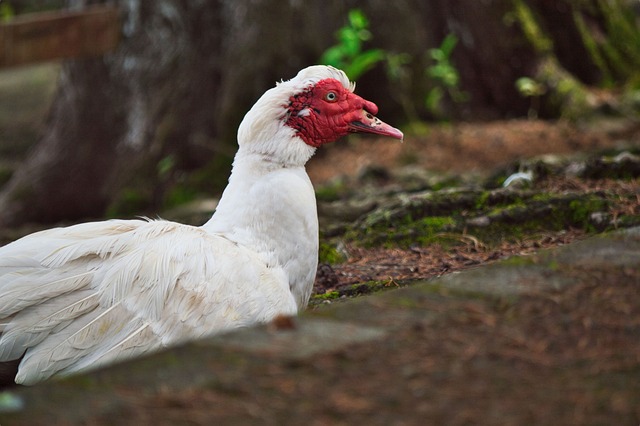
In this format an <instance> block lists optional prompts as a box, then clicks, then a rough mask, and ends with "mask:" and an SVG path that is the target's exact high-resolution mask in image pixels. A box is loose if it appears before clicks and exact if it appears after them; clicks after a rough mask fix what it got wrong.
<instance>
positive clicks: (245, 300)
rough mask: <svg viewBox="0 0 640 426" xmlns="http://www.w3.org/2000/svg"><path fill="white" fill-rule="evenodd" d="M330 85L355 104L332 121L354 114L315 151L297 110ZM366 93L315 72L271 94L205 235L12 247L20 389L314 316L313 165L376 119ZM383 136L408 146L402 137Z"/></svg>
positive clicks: (113, 236)
mask: <svg viewBox="0 0 640 426" xmlns="http://www.w3.org/2000/svg"><path fill="white" fill-rule="evenodd" d="M320 82H323V84H324V87H327V85H330V87H331V88H332V89H331V90H335V92H336V93H340V94H341V95H342V96H343V97H344V102H343V103H341V107H340V108H339V109H338V110H339V111H338V110H336V111H337V112H333V113H331V114H341V116H338V117H333V116H330V114H329V113H328V112H327V114H322V115H321V116H320V118H319V119H323V120H325V121H326V120H329V121H326V123H327V124H326V125H322V129H321V130H322V132H323V133H322V139H321V140H320V139H318V140H311V139H310V137H311V136H310V135H309V134H303V133H304V131H306V130H305V127H306V126H303V125H300V126H297V127H295V128H294V126H292V125H291V123H290V122H289V118H291V117H294V116H296V114H293V113H292V112H293V110H290V107H291V99H294V98H296V97H303V98H305V99H306V100H308V101H309V102H311V101H313V102H324V100H322V99H324V98H322V99H321V98H320V96H318V95H316V96H315V97H314V93H313V91H312V90H310V89H311V88H312V86H314V85H316V84H320ZM353 89H354V85H353V83H350V82H349V80H348V78H347V76H346V75H345V74H344V73H343V72H342V71H339V70H337V69H335V68H332V67H326V66H313V67H309V68H306V69H304V70H302V71H300V72H299V73H298V75H297V76H296V77H294V78H293V79H291V80H289V81H285V82H282V83H280V84H278V85H277V86H276V87H274V88H272V89H270V90H268V91H267V92H266V93H265V94H264V95H263V96H262V97H261V98H260V99H259V100H258V101H257V102H256V104H255V105H254V106H253V107H252V108H251V110H250V111H249V112H248V113H247V115H246V116H245V118H244V120H243V121H242V123H241V125H240V127H239V129H238V144H239V149H238V152H237V154H236V157H235V159H234V163H233V171H232V174H231V177H230V178H229V184H228V186H227V188H226V189H225V191H224V194H223V196H222V198H221V199H220V202H219V203H218V206H217V208H216V212H215V214H214V215H213V217H212V218H211V219H210V220H209V221H208V222H207V223H205V224H204V225H203V226H201V227H193V226H188V225H181V224H178V223H174V222H168V221H163V220H149V219H136V220H108V221H103V222H89V223H84V224H79V225H73V226H69V227H66V228H54V229H49V230H45V231H40V232H37V233H34V234H31V235H28V236H26V237H24V238H21V239H19V240H17V241H15V242H13V243H10V244H8V245H6V246H4V247H0V362H1V361H11V360H15V359H19V358H20V357H22V361H21V362H20V366H19V370H18V374H17V375H16V382H18V383H23V384H33V383H36V382H38V381H41V380H45V379H47V378H48V377H51V376H52V375H55V374H71V373H75V372H79V371H85V370H88V369H91V368H96V367H97V366H101V365H104V364H108V363H110V362H115V361H119V360H123V359H128V358H130V357H133V356H138V355H140V354H144V353H148V352H149V351H153V350H157V349H159V348H161V347H167V346H170V345H175V344H177V343H180V342H183V341H185V340H188V339H195V338H200V337H203V336H207V335H210V334H213V333H219V332H222V331H225V330H230V329H233V328H237V327H244V326H248V325H251V324H255V323H259V322H266V321H270V320H271V319H273V318H274V317H276V316H277V315H282V314H284V315H292V314H295V313H296V312H297V311H298V310H299V309H303V308H304V307H305V306H306V303H307V301H308V299H309V295H310V292H311V288H312V284H313V279H314V276H315V272H316V267H317V261H318V218H317V209H316V204H315V194H314V190H313V186H312V185H311V181H310V180H309V177H308V175H307V174H306V171H305V169H304V165H305V163H306V162H307V160H309V158H310V157H311V156H312V155H313V153H314V152H315V150H316V147H317V146H319V145H321V144H323V143H326V142H329V141H331V140H335V139H337V138H338V137H339V136H341V135H342V134H343V133H346V132H347V131H348V130H347V129H348V128H349V125H350V124H353V122H352V121H349V122H347V121H346V120H353V118H348V117H360V118H358V120H363V119H364V117H368V118H367V119H370V120H373V119H371V114H373V113H375V112H376V110H377V107H376V106H375V105H374V104H373V103H371V102H368V101H365V100H364V99H362V98H360V97H358V96H357V95H355V94H353V93H352V92H353ZM318 92H321V90H319V91H318ZM303 94H304V96H300V95H303ZM343 104H344V105H343ZM363 105H364V106H363ZM316 106H318V107H322V105H320V104H317V103H316V104H314V107H313V108H310V107H309V106H308V105H301V106H300V108H299V109H298V111H301V110H305V111H307V112H305V113H303V114H302V115H299V116H298V117H297V118H296V119H297V120H308V119H311V118H313V117H314V114H316ZM296 107H298V106H296ZM305 108H306V109H305ZM366 108H368V109H369V110H370V111H366ZM318 111H319V110H318ZM365 112H368V113H371V114H368V113H367V114H365ZM287 116H288V117H289V118H287ZM325 117H329V118H325ZM333 118H335V119H336V120H334V121H335V123H337V122H340V123H343V125H340V126H338V125H337V124H335V123H334V121H331V120H332V119H333ZM296 123H298V124H300V121H298V122H296ZM358 123H359V124H360V125H361V126H360V127H359V128H365V127H366V125H365V124H363V123H361V122H360V121H358ZM372 123H374V124H375V125H379V126H382V125H384V126H387V125H385V124H384V123H382V122H381V121H379V120H377V119H376V120H375V122H374V121H372ZM308 124H309V125H313V126H315V124H313V123H308ZM363 126H364V127H363ZM381 129H382V130H381ZM315 130H316V131H317V130H318V128H315ZM374 130H375V131H374V132H373V133H378V134H385V133H384V132H385V131H386V132H387V133H386V134H388V135H390V136H393V137H398V135H401V133H400V132H399V131H398V130H396V129H393V128H390V126H387V127H379V128H376V129H374ZM301 132H302V133H301ZM340 132H342V133H340ZM316 133H317V132H316ZM318 138H319V137H318Z"/></svg>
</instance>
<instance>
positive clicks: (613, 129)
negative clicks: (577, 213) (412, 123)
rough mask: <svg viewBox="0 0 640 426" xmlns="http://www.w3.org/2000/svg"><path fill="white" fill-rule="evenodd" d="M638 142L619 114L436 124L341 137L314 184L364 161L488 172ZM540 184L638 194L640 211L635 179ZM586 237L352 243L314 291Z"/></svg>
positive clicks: (357, 168)
mask: <svg viewBox="0 0 640 426" xmlns="http://www.w3.org/2000/svg"><path fill="white" fill-rule="evenodd" d="M639 145H640V125H639V124H637V123H635V122H633V121H628V120H620V119H618V120H599V121H594V122H591V123H588V124H583V125H576V124H571V123H568V122H549V121H539V120H536V121H531V120H511V121H497V122H490V123H461V124H456V125H455V126H454V125H437V126H433V127H431V128H430V129H429V130H428V131H427V132H426V133H424V134H423V135H409V136H407V137H405V142H404V143H397V142H396V141H389V140H375V139H354V140H349V141H347V142H346V143H342V142H338V143H336V144H334V145H331V146H328V147H324V148H323V149H324V150H323V151H320V152H319V153H318V156H317V157H316V158H314V159H312V160H311V162H310V163H309V165H308V172H309V175H310V176H311V179H312V180H313V181H314V184H316V185H322V184H323V183H326V182H329V181H331V180H332V179H335V178H336V176H343V177H347V178H353V177H355V176H357V175H358V174H359V173H361V172H362V171H363V170H365V169H366V168H371V167H383V168H386V169H393V168H394V167H398V166H403V165H407V164H411V165H416V166H419V167H424V168H425V169H427V170H430V171H434V172H442V173H449V174H454V175H455V174H473V175H477V176H487V175H488V174H490V173H492V172H494V171H495V170H496V169H498V168H501V167H506V166H507V165H509V164H512V163H513V162H514V161H517V160H524V159H530V158H532V157H537V156H544V155H560V156H562V155H576V154H584V155H588V154H593V153H597V152H602V151H605V150H607V149H610V148H621V147H634V146H635V147H637V146H639ZM325 148H326V149H325ZM537 185H538V186H539V187H540V188H541V189H545V190H551V191H556V192H562V191H563V190H566V189H570V190H602V191H605V190H606V191H610V192H613V193H620V194H630V193H636V194H637V197H636V200H635V201H631V202H630V203H628V204H627V205H624V206H621V207H620V208H624V209H626V210H627V211H628V213H631V214H640V193H639V192H638V188H639V185H638V180H637V179H635V180H631V181H620V180H607V179H601V180H590V181H584V180H579V179H570V178H563V177H562V178H561V177H552V178H549V179H546V180H544V181H542V182H539V183H538V184H537ZM620 198H621V199H622V198H623V197H620ZM584 237H585V233H584V231H582V230H579V229H565V230H562V231H559V232H548V233H540V234H537V235H531V236H530V237H529V238H526V239H524V240H521V241H503V242H502V243H501V244H499V245H498V246H495V245H493V246H486V245H484V244H483V243H482V242H481V241H478V240H477V239H475V238H474V237H473V236H472V235H469V236H466V237H461V239H460V243H461V244H459V245H458V246H457V247H454V248H443V247H440V246H430V247H414V248H411V249H400V248H392V249H386V248H374V249H363V248H361V247H356V246H347V247H346V251H347V252H348V254H349V259H348V261H347V262H346V263H343V264H340V265H334V266H329V265H321V266H320V269H319V273H318V277H317V279H316V285H315V293H316V294H317V293H322V292H325V291H330V290H334V289H336V288H339V287H342V286H346V285H349V284H355V283H360V282H364V281H372V280H375V281H379V280H387V281H388V282H389V285H390V286H394V285H397V283H398V282H400V281H402V280H411V279H424V278H431V277H434V276H439V275H442V274H445V273H450V272H454V271H458V270H461V269H466V268H469V267H475V266H478V265H481V264H483V263H487V262H492V261H495V260H498V259H502V258H505V257H509V256H512V255H518V254H530V253H533V252H535V251H537V250H539V249H541V248H550V247H555V246H559V245H564V244H568V243H571V242H573V241H576V240H578V239H581V238H584Z"/></svg>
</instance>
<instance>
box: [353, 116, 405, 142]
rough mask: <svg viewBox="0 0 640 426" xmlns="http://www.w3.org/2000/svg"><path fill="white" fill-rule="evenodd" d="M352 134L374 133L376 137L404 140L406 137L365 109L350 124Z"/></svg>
mask: <svg viewBox="0 0 640 426" xmlns="http://www.w3.org/2000/svg"><path fill="white" fill-rule="evenodd" d="M349 131H350V132H359V133H373V134H376V135H383V136H389V137H392V138H395V139H400V140H402V139H403V138H404V135H403V134H402V132H401V131H400V130H398V129H396V128H395V127H392V126H390V125H388V124H387V123H385V122H384V121H382V120H380V119H379V118H378V117H376V116H374V115H373V114H371V113H370V112H368V111H367V110H365V109H363V110H362V111H361V112H360V113H359V114H358V117H356V119H355V120H353V121H350V122H349Z"/></svg>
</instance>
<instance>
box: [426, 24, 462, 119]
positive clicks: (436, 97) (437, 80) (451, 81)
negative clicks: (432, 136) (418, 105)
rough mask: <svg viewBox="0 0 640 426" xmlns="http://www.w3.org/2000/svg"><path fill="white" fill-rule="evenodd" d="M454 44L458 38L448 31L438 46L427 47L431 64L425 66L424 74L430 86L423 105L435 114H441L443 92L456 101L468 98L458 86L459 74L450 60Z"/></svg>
mask: <svg viewBox="0 0 640 426" xmlns="http://www.w3.org/2000/svg"><path fill="white" fill-rule="evenodd" d="M456 44H458V38H457V37H456V35H455V34H453V33H450V34H449V35H447V36H446V37H445V38H444V40H442V43H441V44H440V47H437V48H435V49H429V56H430V59H431V60H432V61H433V65H431V66H429V67H428V68H427V70H426V75H427V77H428V78H429V80H430V82H431V86H432V87H431V90H429V92H428V93H427V95H426V98H425V106H426V107H427V110H429V112H431V113H432V114H434V115H436V116H442V100H443V99H444V96H445V94H446V95H449V97H450V99H451V100H452V101H453V102H456V103H460V102H465V101H466V100H467V99H468V95H467V94H466V93H464V92H462V91H461V90H460V88H459V85H460V74H459V73H458V70H457V69H456V67H455V65H453V63H452V62H451V55H452V53H453V50H454V49H455V47H456Z"/></svg>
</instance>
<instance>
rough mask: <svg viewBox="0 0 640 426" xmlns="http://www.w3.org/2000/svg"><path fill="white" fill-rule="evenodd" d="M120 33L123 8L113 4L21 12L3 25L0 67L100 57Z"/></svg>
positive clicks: (0, 33) (108, 49)
mask: <svg viewBox="0 0 640 426" xmlns="http://www.w3.org/2000/svg"><path fill="white" fill-rule="evenodd" d="M120 35H121V24H120V11H119V10H118V9H117V8H115V7H112V6H92V7H86V8H84V9H81V10H73V11H71V10H64V11H56V12H43V13H31V14H25V15H18V16H16V17H15V18H13V19H12V20H10V21H9V22H6V23H3V24H0V67H8V66H14V65H22V64H28V63H33V62H40V61H51V60H57V59H65V58H86V57H92V56H100V55H103V54H105V53H108V52H111V51H113V50H114V49H115V48H116V46H117V45H118V42H119V41H120Z"/></svg>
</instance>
